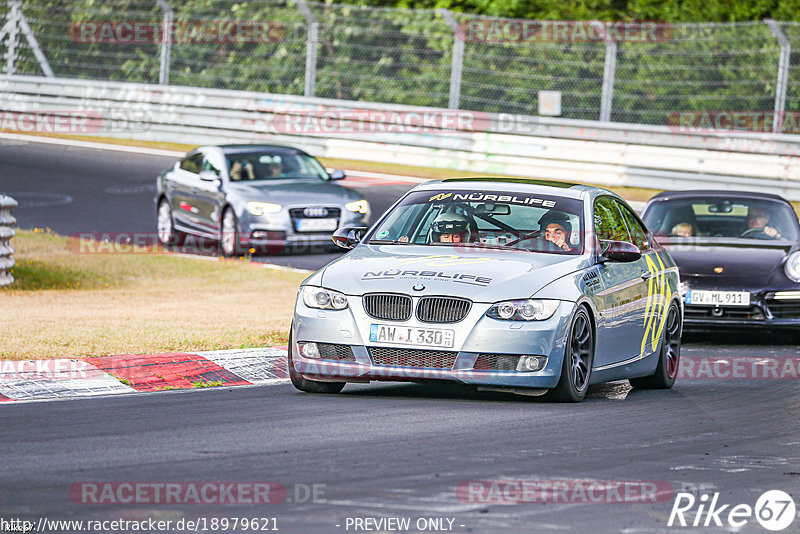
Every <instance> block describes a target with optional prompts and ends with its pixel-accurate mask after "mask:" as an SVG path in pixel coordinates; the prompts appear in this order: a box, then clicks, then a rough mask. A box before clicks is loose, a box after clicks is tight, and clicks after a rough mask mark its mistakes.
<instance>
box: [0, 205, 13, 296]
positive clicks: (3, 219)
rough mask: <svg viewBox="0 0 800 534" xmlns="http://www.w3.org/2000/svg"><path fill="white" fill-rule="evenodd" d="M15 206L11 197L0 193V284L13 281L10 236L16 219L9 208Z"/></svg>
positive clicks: (3, 284) (4, 284)
mask: <svg viewBox="0 0 800 534" xmlns="http://www.w3.org/2000/svg"><path fill="white" fill-rule="evenodd" d="M16 206H17V201H16V200H14V199H13V198H11V197H9V196H6V195H3V194H0V286H6V285H9V284H12V283H14V275H13V274H11V269H13V268H14V265H15V264H16V262H15V261H14V247H13V246H12V245H11V238H12V237H14V236H15V235H16V232H15V231H14V225H15V224H16V223H17V220H16V219H15V218H14V217H13V216H12V215H11V209H12V208H15V207H16Z"/></svg>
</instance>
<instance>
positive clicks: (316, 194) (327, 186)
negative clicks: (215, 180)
mask: <svg viewBox="0 0 800 534" xmlns="http://www.w3.org/2000/svg"><path fill="white" fill-rule="evenodd" d="M228 191H229V192H230V193H235V194H237V195H239V196H241V197H243V198H244V199H245V200H255V201H262V202H274V203H277V204H283V205H291V204H299V205H308V203H309V202H313V203H314V204H334V205H338V204H343V203H346V202H350V201H351V200H359V199H361V198H362V197H361V195H360V194H358V193H357V192H355V191H353V190H350V189H347V188H346V187H342V186H341V185H339V184H336V183H332V182H323V181H322V180H316V179H315V180H307V179H294V180H268V181H267V180H265V181H256V182H238V183H234V182H231V183H229V184H228Z"/></svg>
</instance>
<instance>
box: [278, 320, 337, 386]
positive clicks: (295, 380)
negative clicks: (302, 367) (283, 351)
mask: <svg viewBox="0 0 800 534" xmlns="http://www.w3.org/2000/svg"><path fill="white" fill-rule="evenodd" d="M286 360H287V361H286V366H287V367H288V368H289V379H290V380H291V381H292V385H293V386H294V387H295V388H297V389H299V390H300V391H304V392H306V393H339V392H340V391H342V389H344V386H345V384H346V382H319V381H317V380H309V379H307V378H303V376H302V375H301V374H300V373H298V372H297V371H295V369H294V362H293V361H292V331H291V330H289V350H288V354H287V356H286Z"/></svg>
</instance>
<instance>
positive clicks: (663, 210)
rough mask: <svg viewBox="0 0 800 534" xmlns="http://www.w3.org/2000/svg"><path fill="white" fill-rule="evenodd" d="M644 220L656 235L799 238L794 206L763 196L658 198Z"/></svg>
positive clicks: (794, 239) (793, 239) (792, 239)
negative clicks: (763, 197)
mask: <svg viewBox="0 0 800 534" xmlns="http://www.w3.org/2000/svg"><path fill="white" fill-rule="evenodd" d="M644 221H645V223H646V224H647V226H648V228H650V229H651V230H652V231H653V233H654V234H655V235H661V236H670V237H702V238H712V239H713V238H731V237H737V238H743V239H766V240H774V239H786V240H790V241H796V240H797V239H798V222H797V215H795V213H794V211H793V210H792V208H791V207H790V206H789V205H788V204H786V203H784V202H779V201H776V200H770V199H762V198H733V197H727V198H726V197H724V196H719V197H712V198H709V197H695V198H676V199H673V200H663V201H657V202H654V203H653V204H651V205H650V206H649V207H648V208H647V212H645V214H644Z"/></svg>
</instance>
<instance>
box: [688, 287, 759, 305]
mask: <svg viewBox="0 0 800 534" xmlns="http://www.w3.org/2000/svg"><path fill="white" fill-rule="evenodd" d="M686 304H692V305H695V306H750V292H748V291H700V290H689V291H688V292H687V293H686Z"/></svg>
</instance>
